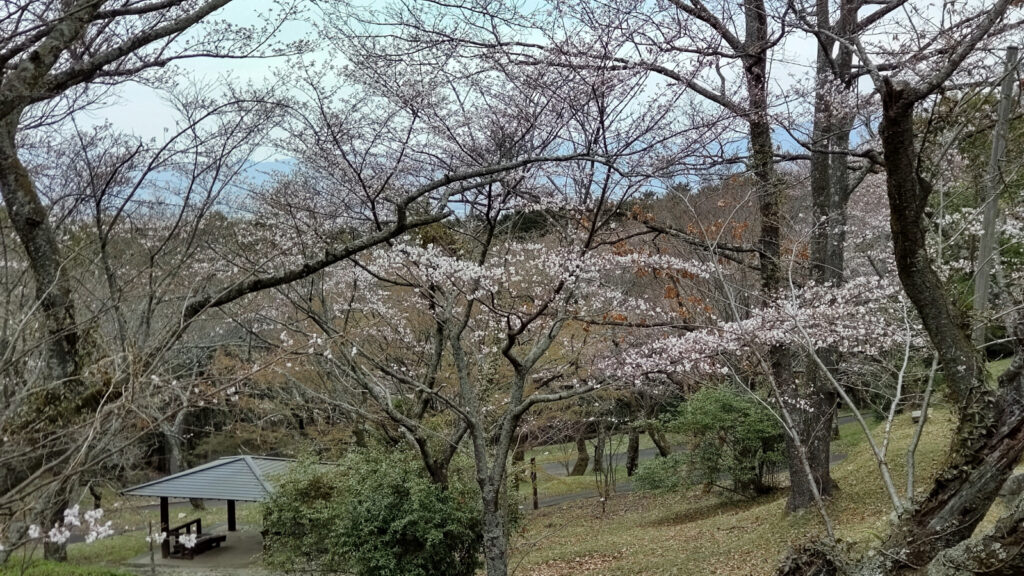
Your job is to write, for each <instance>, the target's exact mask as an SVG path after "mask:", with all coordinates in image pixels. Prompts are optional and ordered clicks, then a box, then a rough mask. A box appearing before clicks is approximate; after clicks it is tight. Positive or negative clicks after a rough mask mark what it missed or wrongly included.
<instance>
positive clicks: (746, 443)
mask: <svg viewBox="0 0 1024 576" xmlns="http://www.w3.org/2000/svg"><path fill="white" fill-rule="evenodd" d="M675 427H676V428H677V429H678V430H679V431H680V432H682V433H684V434H685V435H687V436H688V437H689V438H690V440H691V443H692V444H691V451H690V466H691V467H692V472H693V474H694V476H695V477H696V478H697V479H698V481H700V482H704V483H707V484H715V485H718V484H720V482H721V479H722V477H723V476H728V477H729V478H731V480H732V483H733V489H734V490H735V491H736V492H739V493H741V494H744V495H748V496H749V495H753V494H763V493H765V492H768V491H770V486H769V485H768V482H767V478H768V476H769V475H770V474H772V473H773V472H774V471H776V470H777V469H779V468H780V467H781V466H782V464H783V463H784V462H785V456H784V453H783V451H784V449H785V436H783V431H782V427H781V425H780V424H779V422H778V420H777V419H776V418H775V415H774V414H772V412H771V411H770V410H769V409H768V408H767V407H765V406H764V404H762V403H761V402H759V401H758V400H757V399H755V398H752V397H751V396H750V395H749V394H746V393H739V392H734V391H732V390H727V389H722V388H713V387H708V388H703V389H701V390H700V391H699V392H697V393H696V394H694V395H693V396H692V397H691V398H690V399H689V401H687V402H686V403H685V404H683V405H682V406H681V407H680V409H679V414H678V417H677V419H676V421H675Z"/></svg>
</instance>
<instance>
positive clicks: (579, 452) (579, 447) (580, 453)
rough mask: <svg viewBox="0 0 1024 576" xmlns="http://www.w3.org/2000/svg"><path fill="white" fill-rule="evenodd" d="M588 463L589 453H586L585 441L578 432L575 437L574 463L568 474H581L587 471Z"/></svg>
mask: <svg viewBox="0 0 1024 576" xmlns="http://www.w3.org/2000/svg"><path fill="white" fill-rule="evenodd" d="M589 465H590V455H589V454H588V453H587V441H586V440H584V439H583V435H582V434H580V435H579V436H577V437H576V465H575V466H573V467H572V471H570V472H569V476H583V475H584V474H586V473H587V466H589Z"/></svg>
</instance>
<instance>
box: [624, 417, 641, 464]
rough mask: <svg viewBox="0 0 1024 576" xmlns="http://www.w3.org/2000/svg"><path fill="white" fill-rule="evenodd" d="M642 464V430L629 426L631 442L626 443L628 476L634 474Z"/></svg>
mask: <svg viewBox="0 0 1024 576" xmlns="http://www.w3.org/2000/svg"><path fill="white" fill-rule="evenodd" d="M639 465H640V431H639V430H637V429H636V427H634V426H630V428H629V442H628V443H627V444H626V476H632V475H633V473H634V472H636V469H637V466H639Z"/></svg>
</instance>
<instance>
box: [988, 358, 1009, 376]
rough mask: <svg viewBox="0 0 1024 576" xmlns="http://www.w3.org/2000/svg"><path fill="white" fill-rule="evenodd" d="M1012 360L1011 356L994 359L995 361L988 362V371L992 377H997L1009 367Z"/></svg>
mask: <svg viewBox="0 0 1024 576" xmlns="http://www.w3.org/2000/svg"><path fill="white" fill-rule="evenodd" d="M1011 362H1013V358H1003V359H1002V360H996V361H995V362H989V363H988V373H989V374H991V375H992V377H993V378H999V377H1000V376H1002V374H1003V372H1006V369H1007V368H1009V367H1010V363H1011Z"/></svg>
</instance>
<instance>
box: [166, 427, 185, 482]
mask: <svg viewBox="0 0 1024 576" xmlns="http://www.w3.org/2000/svg"><path fill="white" fill-rule="evenodd" d="M162 432H163V436H164V455H165V458H166V459H167V473H168V474H177V473H178V472H181V471H182V470H183V469H184V461H185V457H184V454H183V453H182V450H181V438H179V437H178V435H177V434H175V433H174V431H173V430H171V429H170V428H166V427H165V428H163V430H162Z"/></svg>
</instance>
